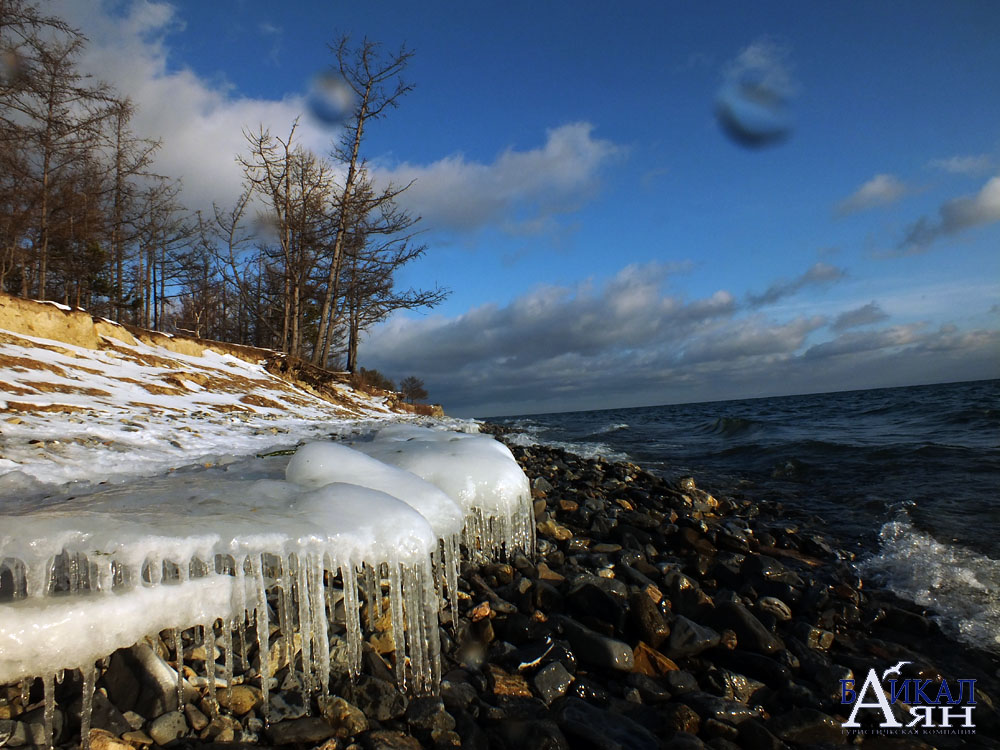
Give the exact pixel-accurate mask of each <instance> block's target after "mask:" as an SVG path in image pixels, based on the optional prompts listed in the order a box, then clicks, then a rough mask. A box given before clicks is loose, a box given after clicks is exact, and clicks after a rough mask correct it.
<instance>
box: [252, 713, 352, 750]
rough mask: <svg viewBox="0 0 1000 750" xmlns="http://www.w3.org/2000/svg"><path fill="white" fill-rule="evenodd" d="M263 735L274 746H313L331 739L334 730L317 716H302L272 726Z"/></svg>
mask: <svg viewBox="0 0 1000 750" xmlns="http://www.w3.org/2000/svg"><path fill="white" fill-rule="evenodd" d="M265 733H266V734H267V738H268V739H269V740H270V741H271V742H272V743H274V744H275V745H290V744H297V743H313V744H315V743H317V742H322V741H323V740H326V739H329V738H330V737H333V736H334V734H335V733H336V730H335V729H334V728H333V727H331V726H330V725H329V724H328V723H327V722H326V721H324V720H323V719H321V718H320V717H318V716H304V717H302V718H301V719H289V720H288V721H282V722H279V723H277V724H272V725H271V726H269V727H268V728H267V730H266V731H265Z"/></svg>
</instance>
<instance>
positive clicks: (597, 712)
mask: <svg viewBox="0 0 1000 750" xmlns="http://www.w3.org/2000/svg"><path fill="white" fill-rule="evenodd" d="M556 721H557V722H558V723H559V727H560V729H562V731H563V733H564V734H565V735H566V738H567V739H568V740H569V741H570V746H571V747H572V746H574V745H573V742H574V738H575V739H576V743H577V745H583V744H584V743H588V744H590V745H596V746H597V747H619V748H622V750H656V748H657V747H658V746H659V740H657V739H656V736H655V735H654V734H653V733H652V732H650V731H649V730H648V729H646V728H645V727H644V726H642V725H641V724H639V723H637V722H635V721H633V720H632V719H629V718H628V717H627V716H623V715H621V714H613V713H611V712H609V711H606V710H604V709H601V708H598V707H596V706H593V705H590V704H589V703H586V702H585V701H582V700H580V699H579V698H567V699H566V700H565V701H564V702H563V703H562V704H561V705H560V706H559V709H558V710H557V711H556Z"/></svg>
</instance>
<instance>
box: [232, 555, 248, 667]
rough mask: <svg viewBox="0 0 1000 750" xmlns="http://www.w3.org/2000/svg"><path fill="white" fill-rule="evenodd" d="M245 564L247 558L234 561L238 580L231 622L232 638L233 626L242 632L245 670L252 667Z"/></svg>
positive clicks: (242, 655) (241, 662)
mask: <svg viewBox="0 0 1000 750" xmlns="http://www.w3.org/2000/svg"><path fill="white" fill-rule="evenodd" d="M245 564H246V561H245V558H240V561H239V563H238V564H236V563H235V561H234V567H233V575H234V576H235V578H236V581H235V582H234V584H233V585H234V586H235V587H236V607H235V608H234V611H233V621H232V622H231V623H230V638H232V629H233V628H236V629H237V630H238V631H239V634H240V664H241V666H242V667H243V670H244V671H246V670H247V669H248V668H249V667H250V664H249V663H248V662H247V639H246V615H247V580H246V570H245V568H244V565H245Z"/></svg>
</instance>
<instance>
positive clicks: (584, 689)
mask: <svg viewBox="0 0 1000 750" xmlns="http://www.w3.org/2000/svg"><path fill="white" fill-rule="evenodd" d="M569 692H570V694H572V695H575V696H576V697H577V698H580V699H581V700H585V701H589V702H591V703H599V704H601V705H607V704H608V702H609V701H610V700H611V695H610V693H608V691H607V690H605V689H604V688H603V687H601V686H600V685H599V684H598V683H597V682H595V681H594V680H591V679H589V678H587V677H577V678H576V680H574V682H573V685H572V686H571V687H570V691H569Z"/></svg>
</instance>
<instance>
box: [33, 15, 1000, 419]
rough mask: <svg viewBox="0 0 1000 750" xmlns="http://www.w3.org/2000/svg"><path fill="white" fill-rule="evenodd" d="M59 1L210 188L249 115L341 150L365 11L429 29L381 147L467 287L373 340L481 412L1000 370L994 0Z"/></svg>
mask: <svg viewBox="0 0 1000 750" xmlns="http://www.w3.org/2000/svg"><path fill="white" fill-rule="evenodd" d="M47 5H48V7H51V8H52V10H53V12H57V13H59V14H61V15H63V16H64V17H65V18H67V19H68V20H69V21H70V22H71V23H73V24H74V25H76V26H78V27H79V28H81V29H82V30H83V32H84V33H85V34H86V35H87V36H88V37H89V38H90V41H91V43H90V46H89V48H88V50H87V52H86V54H85V57H84V59H83V60H82V61H81V63H82V65H83V66H84V68H85V69H86V70H88V71H89V72H91V73H92V74H93V75H95V76H96V77H99V78H102V79H104V80H106V81H108V82H110V83H112V84H114V85H115V86H116V87H117V88H118V89H119V90H120V91H121V92H122V93H123V94H127V95H129V96H131V97H132V99H133V100H134V101H135V103H136V105H137V107H138V114H137V116H136V119H135V129H136V131H137V132H138V133H140V134H144V135H152V136H156V137H159V138H162V140H163V147H162V149H161V151H160V153H159V156H158V165H157V166H158V167H159V169H160V170H161V171H162V172H164V173H166V174H170V175H172V176H176V177H180V178H182V179H183V182H184V192H183V198H184V201H185V203H186V205H187V206H188V208H190V209H192V210H194V209H198V208H202V209H205V208H207V207H209V206H211V204H212V203H213V202H216V203H219V204H221V205H226V204H227V203H231V202H232V201H233V200H234V199H235V196H236V194H237V192H238V190H239V180H240V174H239V170H238V167H237V165H236V162H235V155H236V154H237V153H238V152H239V151H240V150H241V149H242V145H243V140H242V139H243V136H242V130H243V129H244V128H251V129H254V128H257V127H258V126H260V125H263V126H264V127H266V128H270V129H271V130H272V131H273V132H275V133H286V132H287V131H288V128H289V126H290V124H291V122H292V121H293V120H294V118H295V117H297V116H300V115H301V116H302V120H301V125H300V130H299V133H300V136H301V138H302V142H303V143H304V144H306V145H308V146H309V147H311V148H313V149H314V150H316V151H317V152H318V153H327V152H328V151H329V149H330V145H331V143H332V141H333V140H334V139H335V138H336V136H337V131H336V128H335V127H331V126H329V125H326V124H324V123H323V122H321V121H320V120H317V119H315V118H312V117H310V115H309V111H308V107H307V106H306V103H305V96H306V93H307V91H308V89H309V86H310V84H311V81H312V80H313V79H314V78H315V76H316V75H318V74H321V73H323V72H324V71H326V70H327V69H328V67H329V66H330V64H331V62H332V60H333V57H332V55H331V52H330V50H329V47H328V45H329V44H330V43H331V42H333V41H334V40H335V39H337V38H339V36H340V35H341V34H345V33H346V34H350V35H351V36H352V38H353V39H355V40H361V39H363V38H365V37H367V38H369V39H371V40H374V41H377V42H379V43H380V44H382V45H383V49H384V50H385V51H386V53H391V52H394V51H395V50H398V49H399V48H400V46H401V45H405V46H406V47H407V48H408V49H411V50H412V51H413V52H414V56H413V58H412V60H411V63H410V65H409V67H408V68H407V71H406V78H407V81H409V82H410V83H412V84H413V85H414V89H413V91H412V92H411V93H410V94H409V95H407V96H406V97H405V98H404V99H402V100H401V102H400V105H399V107H398V108H397V109H395V110H393V111H391V112H390V113H389V115H388V116H387V117H386V118H384V119H382V120H379V121H378V122H376V123H373V124H372V126H371V128H370V129H369V130H368V133H367V138H366V142H365V146H364V156H365V157H366V158H367V159H368V161H369V163H370V165H371V166H372V169H373V171H374V173H375V174H376V176H377V177H378V178H380V179H383V180H387V181H389V180H391V181H394V182H396V183H402V182H404V181H410V180H414V183H413V186H412V187H411V188H410V189H409V190H408V191H407V192H406V193H404V194H403V196H401V199H400V202H401V203H402V204H403V206H404V207H405V208H407V209H408V210H410V211H411V212H413V213H414V214H415V215H419V216H420V217H421V222H420V226H421V227H422V229H423V234H422V235H421V239H422V241H423V242H425V243H426V244H427V252H426V255H425V256H424V257H423V258H422V259H420V260H419V261H417V262H416V263H414V264H412V265H411V266H410V267H408V268H407V269H405V271H404V272H403V273H402V274H401V275H400V277H399V284H400V285H402V286H404V287H405V286H411V285H412V286H418V287H428V286H433V285H435V284H437V285H441V286H444V287H447V288H449V289H450V290H451V295H450V297H449V298H448V300H447V301H446V302H445V303H444V304H442V305H440V306H439V307H438V308H436V309H434V310H431V311H426V312H408V313H405V314H399V315H397V316H395V317H393V318H391V319H390V320H388V321H386V322H385V323H383V324H381V325H379V326H377V327H376V328H374V329H372V330H371V331H370V332H369V334H368V336H367V339H366V340H365V341H364V343H363V344H362V347H361V351H360V355H359V358H360V362H361V364H362V365H363V366H365V367H374V368H377V369H379V370H380V371H382V372H384V373H385V374H386V375H388V376H390V377H392V378H395V379H396V380H397V381H398V380H399V379H402V378H403V377H405V376H408V375H415V376H417V377H419V378H421V379H423V381H424V382H425V385H426V388H427V390H428V391H429V393H430V398H431V400H433V401H437V402H441V403H443V404H444V406H445V409H446V410H447V411H448V412H449V413H451V414H455V415H460V416H494V415H501V414H528V413H544V412H553V411H567V410H582V409H600V408H619V407H629V406H644V405H654V404H664V403H681V402H693V401H711V400H720V399H732V398H752V397H760V396H775V395H786V394H798V393H815V392H825V391H835V390H850V389H859V388H871V387H883V386H897V385H911V384H918V383H933V382H951V381H960V380H974V379H981V378H991V377H998V376H1000V45H998V44H996V39H997V38H998V35H1000V5H998V4H996V3H993V2H988V1H987V0H978V1H976V0H970V1H969V2H962V3H940V2H922V1H920V0H906V1H905V2H903V1H898V2H881V3H850V4H848V3H824V4H819V3H808V4H806V3H799V2H757V3H737V2H718V3H713V4H711V5H708V6H705V5H703V4H695V3H682V2H623V3H616V4H611V3H607V2H596V1H591V0H577V1H574V2H568V1H567V2H563V1H555V0H554V1H553V2H546V3H537V2H530V1H528V0H525V1H522V0H512V1H509V2H504V3H487V2H481V3H463V4H456V3H444V2H436V1H434V0H429V1H428V2H425V3H412V2H403V1H398V0H383V1H381V2H377V3H372V2H345V1H338V2H329V1H328V0H327V1H317V2H294V3H283V4H275V3H273V2H263V1H262V0H218V1H217V2H211V3H205V2H202V1H201V0H197V1H196V0H178V1H176V2H150V1H148V0H144V1H137V2H128V1H123V2H111V1H110V0H52V1H51V2H50V3H48V4H47Z"/></svg>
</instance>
